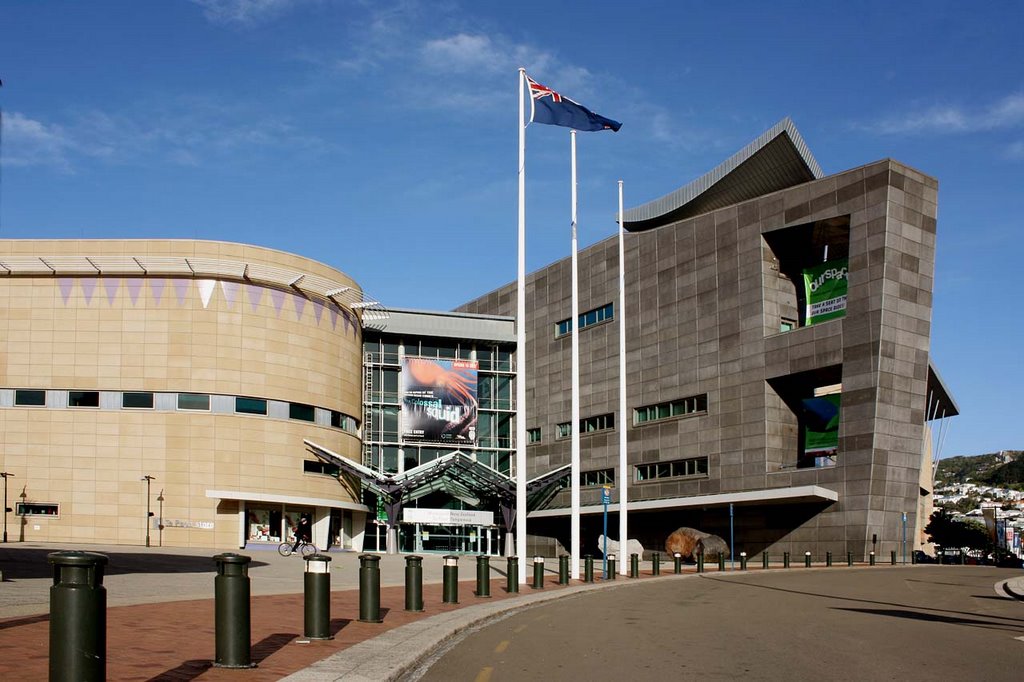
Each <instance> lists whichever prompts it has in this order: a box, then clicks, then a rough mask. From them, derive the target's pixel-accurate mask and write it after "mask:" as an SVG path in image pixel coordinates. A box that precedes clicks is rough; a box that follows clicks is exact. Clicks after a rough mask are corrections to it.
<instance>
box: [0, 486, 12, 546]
mask: <svg viewBox="0 0 1024 682" xmlns="http://www.w3.org/2000/svg"><path fill="white" fill-rule="evenodd" d="M0 476H3V477H4V542H7V512H9V511H11V508H10V507H8V506H7V479H8V478H10V477H11V476H14V474H12V473H8V472H6V471H0Z"/></svg>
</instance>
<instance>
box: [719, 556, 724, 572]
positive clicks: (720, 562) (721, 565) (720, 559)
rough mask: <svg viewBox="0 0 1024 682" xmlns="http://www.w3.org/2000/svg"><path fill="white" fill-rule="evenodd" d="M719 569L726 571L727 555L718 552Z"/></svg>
mask: <svg viewBox="0 0 1024 682" xmlns="http://www.w3.org/2000/svg"><path fill="white" fill-rule="evenodd" d="M718 570H719V571H724V570H725V555H724V554H722V553H719V554H718Z"/></svg>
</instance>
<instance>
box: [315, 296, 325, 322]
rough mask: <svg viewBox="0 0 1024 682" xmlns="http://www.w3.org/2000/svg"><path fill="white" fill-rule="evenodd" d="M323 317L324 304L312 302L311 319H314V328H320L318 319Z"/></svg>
mask: <svg viewBox="0 0 1024 682" xmlns="http://www.w3.org/2000/svg"><path fill="white" fill-rule="evenodd" d="M323 316H324V304H323V303H321V302H320V301H313V317H315V318H316V326H318V327H319V326H320V318H321V317H323Z"/></svg>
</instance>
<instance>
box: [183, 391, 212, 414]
mask: <svg viewBox="0 0 1024 682" xmlns="http://www.w3.org/2000/svg"><path fill="white" fill-rule="evenodd" d="M178 409H179V410H209V409H210V396H209V395H207V394H206V393H179V394H178Z"/></svg>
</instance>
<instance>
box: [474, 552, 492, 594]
mask: <svg viewBox="0 0 1024 682" xmlns="http://www.w3.org/2000/svg"><path fill="white" fill-rule="evenodd" d="M476 596H478V597H488V598H489V597H490V596H491V558H490V557H489V556H487V555H486V554H479V555H477V557H476Z"/></svg>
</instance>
